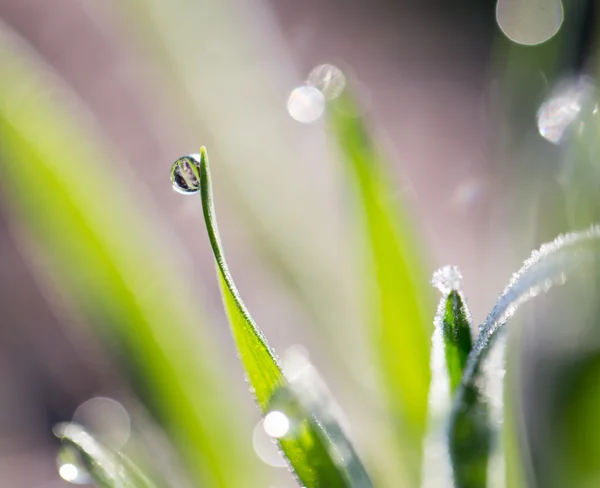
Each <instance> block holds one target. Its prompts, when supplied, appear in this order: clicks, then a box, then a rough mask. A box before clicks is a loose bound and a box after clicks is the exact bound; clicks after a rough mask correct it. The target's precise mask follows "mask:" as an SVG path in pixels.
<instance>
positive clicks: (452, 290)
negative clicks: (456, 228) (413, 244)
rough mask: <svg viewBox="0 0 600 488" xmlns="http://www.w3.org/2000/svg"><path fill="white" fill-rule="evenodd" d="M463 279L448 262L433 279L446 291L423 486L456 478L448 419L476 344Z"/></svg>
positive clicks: (438, 319)
mask: <svg viewBox="0 0 600 488" xmlns="http://www.w3.org/2000/svg"><path fill="white" fill-rule="evenodd" d="M461 279H462V275H461V273H460V270H459V269H458V267H457V266H444V267H443V268H441V269H439V270H437V271H436V272H435V273H434V274H433V278H432V280H431V283H432V285H433V286H435V287H436V288H438V289H439V290H440V292H442V297H441V299H440V302H439V305H438V309H437V312H436V315H435V317H434V326H435V327H434V331H433V335H432V338H431V384H430V388H429V408H428V432H427V436H426V438H425V452H424V459H423V473H422V485H421V486H422V487H423V488H443V487H445V486H448V484H449V483H451V481H450V480H451V478H452V470H451V466H450V459H449V454H448V448H447V445H446V434H445V421H446V419H447V416H448V414H449V412H450V407H451V398H452V395H453V394H454V392H455V390H456V388H457V386H458V384H459V382H460V378H461V377H462V372H463V369H464V366H465V364H466V358H467V355H468V354H469V352H470V350H471V347H472V340H471V326H472V319H471V314H470V312H469V310H468V308H467V305H466V300H465V299H464V297H463V295H462V293H461V291H460V280H461Z"/></svg>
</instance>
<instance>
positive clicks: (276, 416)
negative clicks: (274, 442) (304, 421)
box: [263, 410, 290, 439]
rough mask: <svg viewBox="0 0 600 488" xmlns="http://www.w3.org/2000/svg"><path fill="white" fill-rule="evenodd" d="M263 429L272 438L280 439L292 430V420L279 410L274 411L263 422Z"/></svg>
mask: <svg viewBox="0 0 600 488" xmlns="http://www.w3.org/2000/svg"><path fill="white" fill-rule="evenodd" d="M263 428H264V429H265V432H266V433H267V434H268V435H270V436H271V437H275V438H276V439H279V438H280V437H283V436H284V435H286V434H287V433H288V432H289V430H290V419H288V417H287V415H286V414H284V413H283V412H280V411H279V410H272V411H271V412H269V413H268V414H267V415H265V418H264V420H263Z"/></svg>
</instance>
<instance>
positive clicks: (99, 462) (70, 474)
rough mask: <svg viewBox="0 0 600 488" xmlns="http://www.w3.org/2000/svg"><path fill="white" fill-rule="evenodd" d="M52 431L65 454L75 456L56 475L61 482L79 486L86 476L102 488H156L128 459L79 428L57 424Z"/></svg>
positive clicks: (77, 426) (78, 426)
mask: <svg viewBox="0 0 600 488" xmlns="http://www.w3.org/2000/svg"><path fill="white" fill-rule="evenodd" d="M54 432H55V433H56V436H57V437H58V438H59V439H60V440H61V441H62V443H63V449H66V450H67V451H65V452H74V453H75V454H76V455H77V456H78V458H77V459H78V460H77V461H75V460H74V459H75V458H74V457H72V458H71V459H72V462H68V463H61V466H60V467H59V473H60V475H61V477H62V478H63V479H65V480H67V481H70V482H72V483H76V484H79V481H78V480H81V479H83V478H85V476H86V475H89V477H90V478H91V479H92V480H93V481H94V483H96V484H97V485H98V486H99V487H101V488H155V485H154V483H152V482H151V481H150V480H149V479H148V478H147V477H146V476H145V475H144V474H143V473H142V472H141V471H140V470H139V468H138V467H137V466H135V465H134V464H133V463H132V462H131V461H130V460H129V459H128V458H126V457H125V456H123V455H122V454H121V453H118V452H114V451H111V450H110V449H108V448H106V447H104V446H103V445H101V444H100V443H99V442H98V441H96V439H94V438H93V437H92V436H91V435H90V434H89V433H88V432H86V431H85V430H84V429H83V427H81V426H80V425H77V424H72V423H66V424H59V425H57V426H56V427H55V428H54ZM79 461H80V462H79Z"/></svg>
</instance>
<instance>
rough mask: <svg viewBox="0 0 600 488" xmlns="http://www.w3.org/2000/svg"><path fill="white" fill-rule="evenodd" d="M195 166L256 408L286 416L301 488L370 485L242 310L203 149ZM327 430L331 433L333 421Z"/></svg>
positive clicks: (286, 448)
mask: <svg viewBox="0 0 600 488" xmlns="http://www.w3.org/2000/svg"><path fill="white" fill-rule="evenodd" d="M199 164H200V192H201V198H202V208H203V212H204V220H205V223H206V229H207V231H208V237H209V240H210V243H211V246H212V249H213V253H214V256H215V261H216V264H217V268H218V275H219V281H220V284H221V291H222V295H223V302H224V305H225V310H226V312H227V315H228V317H229V322H230V324H231V331H232V334H233V337H234V340H235V343H236V346H237V349H238V352H239V356H240V359H241V361H242V364H243V366H244V369H245V371H246V374H247V375H248V379H249V381H250V385H251V391H252V393H253V395H254V398H255V400H256V402H257V403H258V406H259V407H260V409H261V411H262V413H263V414H265V415H266V417H265V418H268V416H269V414H271V413H273V412H278V414H279V413H283V414H284V415H285V417H286V419H287V422H288V423H289V428H286V429H284V430H285V433H283V434H282V435H281V436H280V437H279V443H280V445H281V448H282V450H283V452H284V453H285V456H286V457H287V459H288V461H289V462H290V464H291V467H292V468H293V469H294V471H295V473H296V475H297V476H298V479H299V481H300V482H301V483H302V486H304V487H306V488H316V487H325V486H326V487H340V488H341V487H356V488H368V487H369V486H370V484H359V483H357V480H355V479H353V476H352V473H351V472H349V471H348V467H347V465H346V464H345V463H344V462H343V461H344V459H343V457H341V458H340V457H339V456H336V453H337V452H338V446H336V444H335V442H334V439H332V438H331V437H330V436H329V435H328V433H327V432H326V430H325V428H324V423H323V422H322V421H321V419H320V418H318V414H319V413H320V412H319V411H315V409H313V408H310V407H309V406H308V405H306V404H305V403H304V399H303V397H304V394H306V393H307V392H306V391H304V392H303V394H301V395H298V394H297V390H296V389H295V388H293V387H292V386H291V385H290V383H288V381H287V380H286V378H285V376H284V373H283V370H282V368H281V366H280V365H279V364H278V362H277V359H276V357H275V354H274V353H273V351H272V350H271V349H270V347H269V345H268V344H267V341H266V338H265V337H264V335H263V334H262V332H261V331H260V329H259V328H258V326H257V325H256V323H255V322H254V320H253V319H252V316H251V315H250V312H249V311H248V309H247V308H246V306H245V305H244V303H243V301H242V299H241V297H240V294H239V292H238V290H237V288H236V286H235V283H234V282H233V278H232V276H231V273H230V272H229V268H228V267H227V263H226V261H225V256H224V254H223V250H222V245H221V241H220V237H219V232H218V229H217V222H216V215H215V208H214V201H213V192H212V183H211V179H210V169H209V166H208V157H207V155H206V149H205V148H204V147H203V148H201V150H200V162H199ZM317 410H318V409H317ZM321 413H322V412H321ZM325 425H329V427H330V428H331V427H332V422H331V420H330V421H329V422H328V423H327V424H325ZM340 432H341V429H340ZM367 479H368V478H367ZM358 481H359V482H362V481H361V480H358Z"/></svg>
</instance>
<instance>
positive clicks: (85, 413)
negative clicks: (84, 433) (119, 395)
mask: <svg viewBox="0 0 600 488" xmlns="http://www.w3.org/2000/svg"><path fill="white" fill-rule="evenodd" d="M73 422H75V423H77V424H80V425H82V426H84V427H86V429H87V430H88V431H89V432H90V433H91V434H93V435H94V437H95V438H96V439H97V440H98V441H100V442H101V443H102V444H104V445H106V446H108V447H111V448H113V449H116V450H119V449H121V448H122V447H123V446H124V445H125V443H126V442H127V440H128V439H129V434H130V431H131V422H130V420H129V414H128V413H127V410H125V408H124V407H123V405H121V404H120V403H119V402H117V401H116V400H113V399H112V398H105V397H95V398H90V399H89V400H86V401H85V402H83V403H82V404H81V405H79V407H77V410H75V413H74V414H73Z"/></svg>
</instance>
